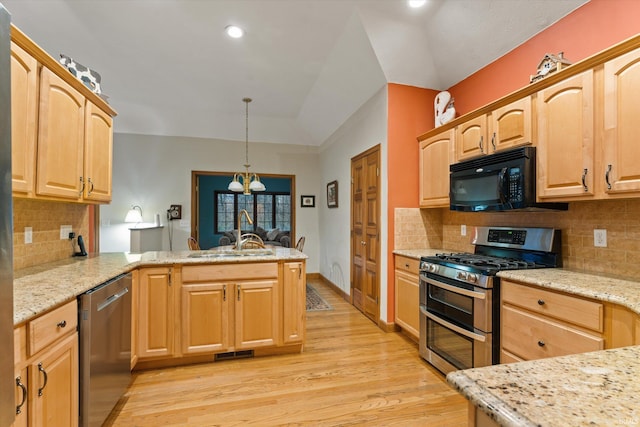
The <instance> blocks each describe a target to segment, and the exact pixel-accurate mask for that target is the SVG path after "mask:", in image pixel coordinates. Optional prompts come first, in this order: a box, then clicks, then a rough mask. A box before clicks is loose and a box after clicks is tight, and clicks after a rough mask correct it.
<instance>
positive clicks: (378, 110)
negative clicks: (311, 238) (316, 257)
mask: <svg viewBox="0 0 640 427" xmlns="http://www.w3.org/2000/svg"><path fill="white" fill-rule="evenodd" d="M377 144H380V145H381V162H382V164H381V171H380V173H381V175H380V176H381V179H380V182H381V186H382V188H381V200H380V202H381V203H380V212H381V216H382V217H381V223H380V235H381V257H380V261H381V262H380V280H381V283H380V286H381V295H380V298H381V300H380V317H381V318H382V319H383V320H386V313H387V284H386V277H387V259H386V253H387V242H388V240H387V187H388V186H387V87H386V85H385V86H384V87H383V88H382V89H380V90H379V91H378V92H377V93H376V94H375V95H374V96H373V97H372V98H371V99H370V100H369V101H367V102H366V103H365V104H364V105H363V106H362V107H360V109H359V110H358V111H357V112H356V113H355V114H353V115H352V116H351V117H350V118H349V119H348V120H347V121H346V122H345V123H344V124H343V125H342V126H341V127H340V128H339V129H338V130H337V131H336V132H335V133H334V134H333V135H332V136H331V137H330V138H329V139H328V140H327V141H326V142H325V143H324V144H323V145H322V146H321V147H320V174H321V180H320V186H321V189H319V190H318V191H324V195H323V197H322V198H321V200H322V209H321V210H320V218H319V219H320V230H322V232H321V234H320V251H321V252H320V273H321V274H322V275H323V276H324V277H326V278H328V279H329V280H331V282H333V283H334V284H335V285H337V286H339V287H340V289H342V290H343V291H344V292H346V293H347V294H348V293H349V292H350V264H351V263H350V244H349V241H350V221H351V217H350V215H351V206H350V203H349V202H350V195H351V158H352V157H354V156H356V155H358V154H360V153H362V152H364V151H366V150H367V149H369V148H371V147H373V146H375V145H377ZM333 180H337V181H338V208H332V209H329V208H327V199H326V184H327V183H329V182H331V181H333Z"/></svg>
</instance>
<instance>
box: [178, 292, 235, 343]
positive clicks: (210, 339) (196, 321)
mask: <svg viewBox="0 0 640 427" xmlns="http://www.w3.org/2000/svg"><path fill="white" fill-rule="evenodd" d="M230 298H233V285H229V284H226V283H197V284H186V283H183V284H182V316H181V317H182V319H181V323H182V353H183V354H197V353H213V352H221V351H226V350H227V349H228V348H229V347H230V342H229V299H230Z"/></svg>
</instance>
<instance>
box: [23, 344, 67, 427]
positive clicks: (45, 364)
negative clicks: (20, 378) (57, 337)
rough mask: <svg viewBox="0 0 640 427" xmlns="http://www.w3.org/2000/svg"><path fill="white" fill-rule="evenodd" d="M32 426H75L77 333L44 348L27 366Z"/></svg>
mask: <svg viewBox="0 0 640 427" xmlns="http://www.w3.org/2000/svg"><path fill="white" fill-rule="evenodd" d="M29 378H30V380H29V385H30V390H29V393H30V405H31V406H30V408H29V418H30V422H31V425H35V426H47V427H52V426H60V427H69V426H77V425H78V399H79V395H78V334H77V333H74V334H73V335H70V336H69V337H67V338H64V339H63V340H62V341H60V342H59V343H58V344H55V345H53V346H52V347H51V349H49V350H45V351H44V352H43V353H42V355H41V356H40V357H38V358H37V359H36V360H35V361H34V362H33V363H32V364H31V365H30V367H29Z"/></svg>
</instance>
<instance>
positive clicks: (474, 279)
mask: <svg viewBox="0 0 640 427" xmlns="http://www.w3.org/2000/svg"><path fill="white" fill-rule="evenodd" d="M477 281H478V275H477V274H475V273H469V274H467V282H470V283H476V282H477Z"/></svg>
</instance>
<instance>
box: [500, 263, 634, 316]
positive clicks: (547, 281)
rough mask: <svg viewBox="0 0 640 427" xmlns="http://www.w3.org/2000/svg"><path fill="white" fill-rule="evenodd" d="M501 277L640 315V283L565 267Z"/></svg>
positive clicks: (513, 271) (506, 273)
mask: <svg viewBox="0 0 640 427" xmlns="http://www.w3.org/2000/svg"><path fill="white" fill-rule="evenodd" d="M498 276H499V277H502V278H504V279H510V280H516V281H519V282H524V283H527V284H531V285H537V286H541V287H543V288H549V289H553V290H556V291H562V292H567V293H570V294H573V295H578V296H582V297H586V298H592V299H596V300H599V301H608V302H611V303H615V304H619V305H621V306H624V307H627V308H628V309H630V310H631V311H633V312H635V313H637V314H638V315H640V282H634V281H631V280H624V279H616V278H612V277H606V276H598V275H595V274H586V273H577V272H575V271H570V270H565V269H563V268H542V269H533V270H509V271H501V272H499V273H498Z"/></svg>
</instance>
